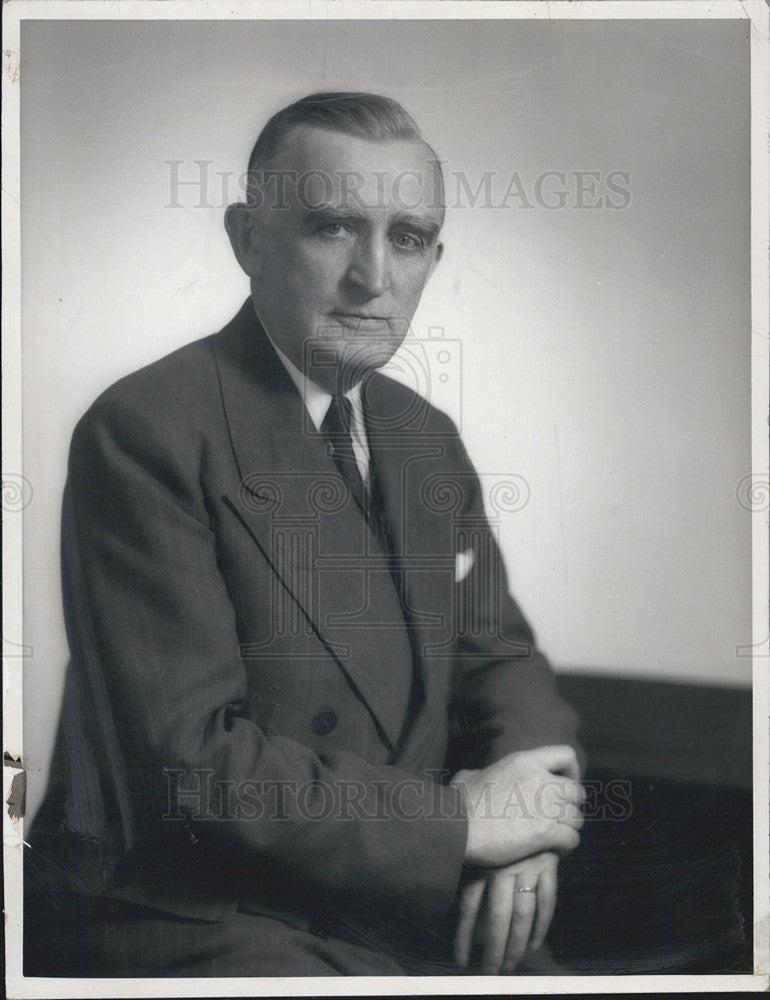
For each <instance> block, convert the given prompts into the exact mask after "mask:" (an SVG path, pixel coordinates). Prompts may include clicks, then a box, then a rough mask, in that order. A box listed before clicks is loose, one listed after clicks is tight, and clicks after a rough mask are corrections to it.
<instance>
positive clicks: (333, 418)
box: [321, 394, 419, 758]
mask: <svg viewBox="0 0 770 1000" xmlns="http://www.w3.org/2000/svg"><path fill="white" fill-rule="evenodd" d="M352 415H353V406H352V404H351V402H350V400H349V399H348V398H347V397H346V396H343V395H341V394H337V395H335V396H332V401H331V404H330V406H329V409H328V411H327V413H326V417H325V418H324V422H323V425H322V428H321V429H322V430H323V431H324V433H325V434H326V435H327V436H328V438H329V441H330V443H331V445H332V448H333V449H334V450H333V453H332V457H333V458H334V462H335V465H336V466H337V468H338V470H339V472H340V475H341V476H342V478H343V479H344V480H345V482H346V483H347V484H348V486H349V487H350V492H351V493H352V494H353V497H354V499H355V501H356V503H357V504H358V506H359V507H360V508H361V510H362V512H363V514H364V518H365V519H366V522H367V524H368V526H369V530H370V531H371V532H372V534H373V535H374V537H375V538H376V539H377V541H378V542H379V543H380V546H381V547H382V550H383V552H384V553H385V558H386V562H387V564H388V569H389V570H390V575H391V577H392V578H393V584H394V586H395V588H396V593H397V594H398V599H399V603H400V604H401V611H402V613H403V615H404V623H405V625H406V627H407V633H408V636H409V642H410V645H411V646H412V654H413V657H414V649H415V641H416V637H415V634H414V629H413V628H412V623H411V615H410V612H409V610H408V608H407V604H406V594H405V590H404V576H403V572H402V570H401V567H400V564H399V559H398V556H397V555H396V553H395V552H394V547H393V542H392V539H391V537H390V531H389V529H388V520H387V514H386V511H385V504H384V501H383V497H382V492H381V490H380V488H379V482H378V478H377V474H376V469H375V468H374V466H373V459H372V456H371V455H370V456H369V477H368V478H369V484H370V490H368V491H367V489H366V487H365V486H364V481H363V479H362V478H361V473H360V471H359V469H358V463H357V462H356V456H355V454H354V452H353V438H352V436H351V433H350V426H351V418H352ZM394 670H395V668H394ZM415 678H416V675H415V674H414V673H411V676H409V677H407V676H404V677H402V678H400V683H397V678H396V677H395V675H394V683H396V684H397V687H398V688H401V689H403V690H406V691H408V695H407V700H408V705H407V707H406V713H405V724H404V728H403V730H402V732H401V734H400V737H399V740H398V742H397V745H396V747H395V748H392V756H393V758H395V757H396V755H397V753H398V750H399V749H400V747H401V745H402V744H403V741H404V740H405V739H406V736H407V735H408V732H409V728H410V726H411V720H412V718H413V716H414V713H415V712H416V709H417V701H418V698H419V693H418V688H417V686H416V683H415Z"/></svg>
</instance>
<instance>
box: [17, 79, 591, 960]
mask: <svg viewBox="0 0 770 1000" xmlns="http://www.w3.org/2000/svg"><path fill="white" fill-rule="evenodd" d="M249 177H250V187H249V192H248V194H249V197H248V200H247V203H246V204H238V205H233V206H230V208H229V209H228V211H227V215H226V225H227V230H228V233H229V236H230V239H231V242H232V246H233V250H234V252H235V255H236V257H237V259H238V262H239V264H240V266H241V267H242V268H243V270H244V271H245V273H246V274H247V275H248V277H249V279H250V291H251V294H250V298H249V300H248V301H247V302H246V303H245V304H244V306H243V307H242V308H241V310H240V312H239V313H238V315H237V316H236V317H235V319H234V320H233V321H232V322H231V323H230V324H228V326H227V327H225V329H224V330H222V331H221V332H220V333H218V334H216V335H214V336H212V337H208V338H206V339H204V340H202V341H198V342H197V343H194V344H191V345H190V346H188V347H185V348H183V349H182V350H179V351H177V352H175V353H174V354H172V355H170V356H169V357H167V358H164V359H162V360H161V361H159V362H157V363H155V364H153V365H150V366H149V367H147V368H145V369H143V370H142V371H139V372H137V373H135V374H133V375H131V376H129V377H128V378H126V379H123V380H122V381H120V382H118V383H117V384H116V385H114V386H113V387H112V388H110V389H109V390H107V392H105V393H104V394H103V395H102V396H101V397H100V398H99V399H98V400H97V401H96V402H95V403H94V405H93V406H92V407H91V409H90V410H89V411H88V413H87V414H86V415H85V417H84V418H83V419H82V420H81V422H80V423H79V425H78V427H77V429H76V431H75V434H74V436H73V443H72V449H71V454H70V465H69V478H68V484H67V487H66V490H65V497H64V514H63V532H62V538H63V573H64V576H63V579H64V592H65V605H66V613H67V627H68V636H69V641H70V646H71V652H72V662H71V665H70V670H69V673H68V678H67V687H66V692H65V698H64V707H63V711H62V721H61V728H60V734H59V740H58V743H57V749H56V753H55V757H54V762H53V767H52V775H51V783H50V788H49V792H48V796H47V798H46V801H45V803H44V805H43V807H42V809H41V811H40V814H39V816H38V817H37V820H36V823H35V828H34V829H33V831H32V832H31V844H32V851H31V852H28V862H29V864H28V872H27V880H26V881H27V891H28V917H29V920H30V921H34V920H36V919H37V923H35V924H33V925H32V926H33V928H34V929H33V930H31V929H30V927H29V926H28V931H27V935H26V944H27V953H26V955H27V957H26V967H25V971H26V973H27V974H35V973H37V974H45V973H47V974H72V975H133V976H137V975H196V976H197V975H210V976H213V975H219V976H225V975H231V976H232V975H251V976H255V975H280V976H287V975H328V974H335V973H346V974H362V975H366V974H369V975H371V974H399V973H403V972H404V971H405V970H408V971H450V970H452V969H455V970H456V969H458V968H465V967H468V966H469V963H470V962H471V961H473V962H474V963H476V962H480V966H477V965H475V964H474V965H473V966H472V967H473V968H477V967H478V968H480V969H481V970H482V971H485V972H499V971H512V970H513V969H514V968H516V966H517V964H518V962H519V960H520V959H521V958H522V956H523V954H524V953H525V951H526V950H527V949H528V948H530V949H531V948H533V947H536V946H537V945H538V944H539V943H541V942H542V940H543V938H544V936H545V933H546V931H547V928H548V924H549V922H550V918H551V916H552V913H553V908H554V905H555V899H556V866H557V861H558V857H559V855H560V854H562V853H565V852H567V851H569V850H571V849H573V848H574V847H575V846H576V844H577V843H578V840H579V836H578V833H577V830H578V829H579V828H580V825H581V822H582V818H581V814H580V805H581V802H582V789H581V786H580V784H579V782H578V777H579V774H578V764H577V759H576V754H575V750H574V749H573V746H574V740H575V724H576V720H575V717H574V714H573V713H572V711H571V710H570V709H569V708H568V707H567V706H566V705H565V704H564V703H563V702H561V701H560V699H559V698H558V696H557V694H556V690H555V685H554V680H553V677H552V675H551V673H550V670H549V668H548V666H547V664H546V662H545V661H544V659H543V658H542V656H541V655H540V654H539V653H537V652H536V651H535V650H534V648H533V645H532V635H531V633H530V631H529V629H528V627H527V625H526V623H525V621H524V620H523V618H522V616H521V614H520V612H519V610H518V609H517V607H516V606H515V604H514V603H513V601H512V600H511V598H510V597H509V596H508V593H507V585H506V577H505V571H504V569H503V566H502V563H501V559H500V554H499V551H498V549H497V545H496V543H495V540H494V537H493V534H492V531H491V529H490V527H489V524H488V523H487V520H486V517H485V514H484V508H483V499H482V495H481V490H480V484H479V481H478V478H477V476H476V474H475V472H474V470H473V468H472V466H471V463H470V461H469V459H468V457H467V455H466V453H465V451H464V449H463V447H462V444H461V442H460V440H459V437H458V435H457V431H456V429H455V427H454V425H453V424H452V423H451V421H450V420H449V419H448V418H447V417H446V416H444V415H443V414H442V413H440V412H439V411H438V410H436V409H435V408H434V407H432V406H431V405H430V404H429V403H427V402H426V401H425V400H424V399H422V398H421V397H419V396H416V395H415V394H414V393H412V392H411V391H410V390H408V389H406V388H404V387H403V386H400V385H398V384H397V383H395V382H393V381H391V380H390V379H387V378H385V377H384V376H382V375H380V374H378V373H377V369H378V368H380V367H381V366H382V365H383V364H385V363H386V362H387V361H389V360H390V358H391V357H392V356H393V354H394V353H395V352H396V351H397V350H398V348H399V346H400V345H401V343H402V341H403V340H404V338H405V336H406V334H407V331H408V328H409V324H410V321H411V318H412V316H413V314H414V311H415V309H416V308H417V305H418V302H419V300H420V296H421V294H422V291H423V288H424V287H425V284H426V282H427V280H428V278H429V277H430V275H431V273H432V272H433V270H434V268H435V267H436V265H437V264H438V262H439V260H440V258H441V254H442V249H443V248H442V244H441V243H440V241H439V233H440V229H441V225H442V222H443V216H444V207H443V188H442V181H441V169H440V166H439V163H438V161H437V159H436V157H435V154H434V153H433V151H432V150H431V148H430V147H429V146H428V145H427V144H426V143H425V142H424V141H423V140H422V138H421V136H420V134H419V132H418V130H417V127H416V125H415V124H414V122H413V121H412V119H411V118H410V117H409V116H408V114H407V113H406V112H405V111H404V109H403V108H401V107H400V106H399V105H397V104H395V102H393V101H390V100H389V99H386V98H384V97H378V96H375V95H368V94H316V95H311V96H310V97H307V98H304V99H303V100H301V101H298V102H297V103H296V104H294V105H292V106H290V107H289V108H286V109H284V110H283V111H281V112H279V113H278V114H277V115H275V116H274V117H273V118H272V119H271V121H270V122H269V123H268V124H267V126H266V127H265V129H264V130H263V132H262V134H261V135H260V137H259V139H258V140H257V143H256V146H255V148H254V152H253V154H252V157H251V161H250V164H249ZM53 887H55V891H53ZM57 910H58V912H59V914H60V919H59V920H58V921H57V922H56V923H57V926H56V933H52V930H51V926H50V921H51V915H52V914H56V912H57ZM47 921H48V922H49V923H47ZM41 931H42V937H41ZM41 940H44V941H45V944H44V946H42V947H41V945H40V941H41ZM474 942H475V945H474ZM474 948H475V949H476V950H474Z"/></svg>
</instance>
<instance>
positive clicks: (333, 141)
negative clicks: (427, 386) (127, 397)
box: [226, 93, 444, 391]
mask: <svg viewBox="0 0 770 1000" xmlns="http://www.w3.org/2000/svg"><path fill="white" fill-rule="evenodd" d="M443 218H444V205H443V186H442V179H441V167H440V164H439V163H438V160H437V158H436V155H435V153H434V152H433V150H432V149H431V148H430V146H428V144H427V143H426V142H425V141H424V140H423V139H422V137H421V136H420V133H419V131H418V129H417V126H416V125H415V123H414V121H413V120H412V118H411V117H410V116H409V115H408V114H407V112H406V111H405V110H404V109H403V108H402V107H401V106H400V105H399V104H397V103H396V102H395V101H391V100H390V99H389V98H386V97H380V96H377V95H374V94H336V93H333V94H313V95H311V96H309V97H306V98H303V99H302V100H300V101H297V102H296V103H295V104H292V105H291V106H290V107H288V108H284V109H283V111H280V112H278V114H277V115H275V116H274V117H273V118H271V119H270V121H269V122H268V123H267V125H266V126H265V128H264V129H263V131H262V133H261V134H260V136H259V138H258V139H257V142H256V144H255V146H254V150H253V152H252V155H251V159H250V161H249V188H248V203H247V204H245V205H244V204H238V205H231V206H230V207H229V208H228V210H227V216H226V226H227V230H228V233H229V236H230V240H231V242H232V245H233V250H234V252H235V255H236V257H237V258H238V262H239V264H240V265H241V267H242V268H243V270H244V271H245V272H246V274H248V275H249V278H250V279H251V294H252V298H253V300H254V305H255V307H256V309H257V313H258V315H259V317H260V319H261V321H262V323H263V324H264V326H265V328H266V330H267V331H268V333H269V334H270V336H271V337H272V339H273V341H274V342H275V343H276V344H277V345H278V346H279V347H280V348H281V350H282V351H283V352H284V353H285V354H286V355H287V356H288V357H289V358H291V360H292V361H293V362H294V364H296V365H297V367H299V368H301V369H302V370H304V371H305V372H306V373H307V374H308V375H309V376H310V377H311V378H313V379H314V380H315V381H316V382H318V383H319V384H321V385H323V386H324V387H325V388H327V389H329V390H330V391H335V390H337V389H342V390H344V389H346V388H348V387H349V386H350V385H351V384H354V383H355V382H356V381H358V380H360V378H361V377H363V375H365V374H366V372H367V371H370V370H372V369H374V368H378V367H380V366H381V365H383V364H385V363H386V362H387V361H388V360H389V359H390V358H391V357H392V355H393V354H394V353H395V351H396V350H398V347H399V346H400V345H401V343H402V341H403V339H404V337H405V336H406V334H407V332H408V329H409V324H410V322H411V319H412V316H413V315H414V311H415V309H416V308H417V305H418V303H419V301H420V296H421V295H422V291H423V288H424V287H425V284H426V282H427V280H428V278H429V277H430V275H431V274H432V272H433V269H434V268H435V266H436V264H437V263H438V261H439V259H440V257H441V253H442V250H443V247H442V245H441V243H440V242H439V240H438V236H439V232H440V229H441V224H442V222H443Z"/></svg>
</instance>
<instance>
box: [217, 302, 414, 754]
mask: <svg viewBox="0 0 770 1000" xmlns="http://www.w3.org/2000/svg"><path fill="white" fill-rule="evenodd" d="M214 350H215V354H216V360H217V368H218V371H219V378H220V385H221V391H222V401H223V407H224V411H225V415H226V419H227V423H228V430H229V434H230V440H231V442H232V447H233V452H234V454H235V460H236V464H237V467H238V471H239V479H238V481H237V482H234V483H233V486H232V488H231V489H230V490H228V493H227V502H228V505H229V506H230V507H231V509H233V510H234V511H235V513H236V514H237V516H238V517H239V519H240V520H241V521H242V522H243V524H244V525H245V526H246V527H247V529H248V531H249V532H250V533H251V535H252V537H253V538H254V540H255V542H256V543H257V544H258V545H259V547H260V548H261V549H262V552H263V553H264V555H265V557H266V558H267V560H268V561H269V563H270V565H271V567H272V568H273V570H274V571H275V572H276V573H277V574H278V576H279V577H280V579H281V582H282V584H283V586H284V587H285V589H286V590H287V591H288V592H289V593H290V594H291V596H292V598H293V599H294V601H295V602H296V603H297V605H298V606H299V607H300V609H301V611H302V612H303V614H304V615H305V617H306V619H307V621H308V623H309V624H310V626H311V627H312V628H313V630H314V631H315V632H316V634H317V635H318V637H319V638H320V639H321V641H322V642H323V644H324V645H325V646H326V648H327V650H328V651H329V653H330V654H331V655H332V656H333V657H334V658H335V659H336V660H337V662H338V664H339V666H340V667H341V669H342V670H343V671H344V672H345V674H346V676H347V677H348V680H349V681H350V683H351V684H352V685H353V686H354V688H355V689H356V690H357V692H358V694H359V696H360V697H361V698H362V699H363V700H364V702H365V703H366V704H367V706H368V707H369V710H370V712H371V713H372V715H373V716H374V717H375V719H376V721H377V722H378V724H379V725H380V726H381V728H382V730H383V731H384V734H385V736H386V738H387V740H386V742H389V743H390V744H391V745H395V743H396V741H397V738H398V735H399V730H400V728H401V725H402V723H403V717H404V704H403V703H402V702H400V700H399V698H397V697H394V692H393V687H392V683H391V681H392V678H393V663H394V659H395V660H396V661H398V660H399V658H400V659H401V660H403V659H404V658H406V659H408V660H411V651H410V650H409V643H408V638H407V636H406V630H405V629H404V627H403V617H402V613H401V607H400V604H399V601H398V596H397V594H396V591H395V588H394V586H393V582H392V578H391V576H390V573H389V571H388V567H387V563H386V561H385V558H384V554H383V552H382V550H381V549H380V547H379V545H378V544H377V542H376V541H375V539H374V537H373V535H372V534H371V532H370V531H369V529H368V528H367V526H366V523H365V521H364V518H363V516H362V514H361V511H360V509H359V508H358V506H357V504H356V502H355V500H354V499H353V498H352V496H351V495H350V492H349V489H348V488H347V486H346V485H345V483H344V480H343V479H342V477H341V476H340V474H339V472H338V471H337V469H336V466H335V465H334V462H333V460H332V458H331V456H330V455H329V454H328V451H327V447H326V441H325V438H324V437H323V436H322V435H320V434H319V433H318V432H317V431H316V430H315V428H314V426H313V425H312V422H311V421H310V418H309V416H308V414H307V411H306V409H305V406H304V403H303V402H302V399H301V397H300V395H299V393H298V392H297V390H296V388H295V386H294V384H293V382H292V381H291V379H290V377H289V375H288V373H287V372H286V369H285V368H284V366H283V364H282V363H281V361H280V359H279V358H278V356H277V354H276V353H275V350H274V349H273V347H272V345H271V344H270V342H269V340H268V338H267V336H266V335H265V333H264V331H263V330H262V328H261V327H260V325H259V323H258V321H257V318H256V314H255V313H254V309H253V307H252V304H251V302H250V301H247V302H246V303H245V305H244V307H243V309H241V311H240V313H239V314H238V316H237V317H236V318H235V319H234V320H233V322H232V323H231V324H230V325H229V326H228V327H227V328H225V330H224V331H223V332H222V334H221V335H220V336H219V337H217V338H215V340H214ZM383 628H389V629H390V630H391V631H390V634H389V642H388V643H383V642H382V629H383Z"/></svg>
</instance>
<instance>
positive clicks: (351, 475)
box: [322, 393, 403, 598]
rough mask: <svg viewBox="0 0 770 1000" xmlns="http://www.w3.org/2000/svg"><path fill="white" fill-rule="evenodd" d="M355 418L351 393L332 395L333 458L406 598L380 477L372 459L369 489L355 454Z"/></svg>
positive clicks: (328, 421)
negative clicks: (379, 480) (352, 432)
mask: <svg viewBox="0 0 770 1000" xmlns="http://www.w3.org/2000/svg"><path fill="white" fill-rule="evenodd" d="M352 417H353V405H352V403H351V402H350V400H349V399H348V398H347V396H343V395H341V394H339V393H338V394H337V395H335V396H332V401H331V404H330V405H329V409H328V411H327V413H326V417H325V418H324V422H323V425H322V430H323V431H324V432H325V433H326V435H327V437H328V438H329V441H330V442H331V445H332V448H333V452H332V457H333V458H334V463H335V465H336V466H337V468H338V469H339V472H340V475H341V476H342V478H343V479H344V480H345V482H346V483H347V484H348V486H349V487H350V492H351V493H352V494H353V499H354V500H355V501H356V503H357V504H358V506H359V507H360V508H361V511H362V512H363V515H364V518H365V519H366V523H367V524H368V525H369V529H370V531H371V532H372V534H373V535H374V537H375V538H376V539H377V541H378V542H379V543H380V545H381V546H382V550H383V552H384V553H385V555H386V557H387V559H388V566H389V569H390V572H391V574H392V575H393V582H394V583H395V584H396V589H397V590H398V591H399V597H401V598H403V595H402V592H401V581H400V579H399V578H398V575H397V570H396V566H395V565H394V563H393V558H392V555H393V544H392V541H391V538H390V533H389V531H388V523H387V518H386V514H385V506H384V504H383V501H382V496H381V494H380V491H379V490H378V489H377V479H376V476H375V475H374V470H373V469H372V462H371V458H370V460H369V483H370V489H369V490H367V489H366V486H364V481H363V479H362V478H361V473H360V471H359V469H358V462H356V456H355V453H354V452H353V438H352V435H351V433H350V426H351V421H352Z"/></svg>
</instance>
